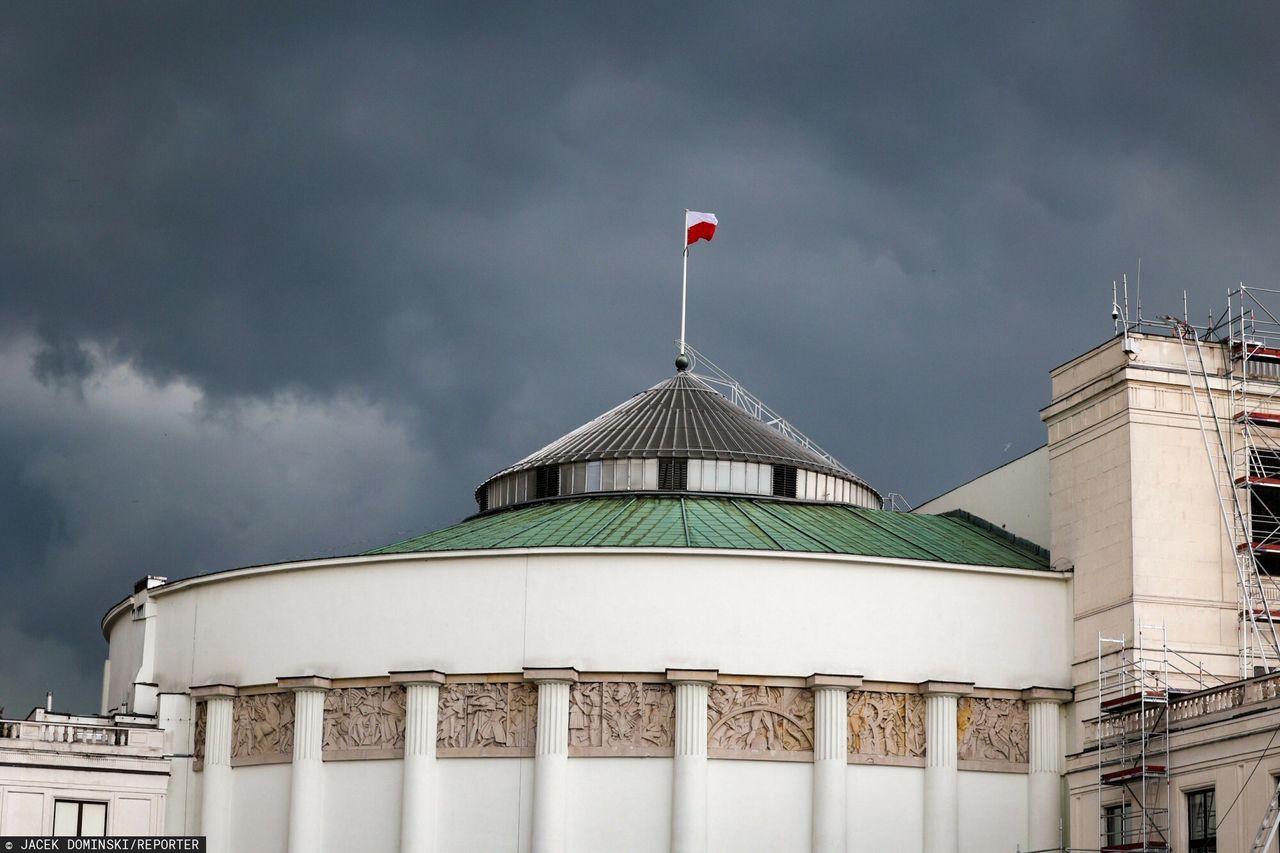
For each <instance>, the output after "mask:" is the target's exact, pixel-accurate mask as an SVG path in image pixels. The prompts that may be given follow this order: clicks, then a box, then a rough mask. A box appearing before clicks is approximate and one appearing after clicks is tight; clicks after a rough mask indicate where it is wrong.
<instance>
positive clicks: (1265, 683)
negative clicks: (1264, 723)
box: [1084, 672, 1280, 750]
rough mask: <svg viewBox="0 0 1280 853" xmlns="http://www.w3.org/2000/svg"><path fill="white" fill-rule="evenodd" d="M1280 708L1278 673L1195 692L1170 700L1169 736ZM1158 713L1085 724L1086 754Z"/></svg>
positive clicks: (1151, 710)
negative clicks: (1146, 716) (1144, 716)
mask: <svg viewBox="0 0 1280 853" xmlns="http://www.w3.org/2000/svg"><path fill="white" fill-rule="evenodd" d="M1277 707H1280V672H1270V673H1267V674H1265V675H1258V676H1254V677H1253V678H1244V679H1241V680H1239V681H1232V682H1229V683H1227V684H1222V685H1219V686H1217V687H1209V688H1206V689H1204V690H1197V691H1196V692H1194V693H1186V694H1183V695H1182V696H1177V697H1175V698H1172V699H1170V700H1169V704H1168V713H1169V732H1170V734H1172V733H1175V732H1179V731H1183V730H1186V729H1191V728H1195V727H1197V726H1203V725H1208V724H1210V723H1216V722H1222V721H1224V720H1231V719H1235V718H1238V717H1246V716H1249V715H1251V714H1257V713H1261V712H1263V711H1269V710H1272V709H1274V708H1277ZM1144 713H1145V714H1148V715H1150V714H1153V713H1158V711H1157V710H1156V708H1155V707H1151V708H1148V709H1147V710H1146V711H1143V710H1141V709H1134V710H1132V711H1127V712H1125V713H1121V714H1106V715H1104V716H1103V717H1102V718H1101V719H1092V720H1086V721H1085V740H1084V748H1085V750H1093V749H1098V748H1099V747H1100V746H1101V747H1102V748H1104V749H1105V748H1109V747H1110V746H1113V745H1114V744H1115V742H1116V741H1117V740H1119V739H1120V738H1122V737H1126V736H1131V735H1132V734H1133V733H1134V732H1136V731H1137V730H1138V727H1139V726H1140V725H1142V723H1143V722H1144V721H1143V720H1141V719H1140V717H1141V715H1143V714H1144Z"/></svg>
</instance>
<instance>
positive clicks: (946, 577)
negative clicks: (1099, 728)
mask: <svg viewBox="0 0 1280 853" xmlns="http://www.w3.org/2000/svg"><path fill="white" fill-rule="evenodd" d="M476 497H477V501H478V506H479V510H480V511H479V512H478V513H477V514H475V515H474V516H472V517H470V518H468V519H466V520H464V521H462V522H460V523H459V524H456V525H454V526H452V527H448V528H445V529H443V530H438V531H434V532H431V533H427V534H424V535H422V536H417V537H414V538H412V539H408V540H405V541H403V542H398V543H395V544H392V545H389V546H386V547H384V548H379V549H376V550H374V551H371V552H368V553H366V554H360V555H354V556H347V557H333V558H328V559H319V560H308V561H303V562H293V563H284V564H278V565H267V566H254V567H250V568H243V569H232V570H227V571H215V572H211V573H209V574H203V575H198V576H196V577H192V578H187V579H184V580H176V581H171V582H168V583H164V584H162V585H158V586H151V587H149V588H139V589H138V590H136V591H135V592H134V593H133V595H131V596H130V597H129V598H127V599H125V600H124V601H122V602H121V603H120V604H119V605H117V606H116V607H115V608H113V609H112V610H111V611H110V612H108V614H107V615H106V617H105V619H104V622H103V626H104V631H105V633H106V636H107V638H108V640H109V641H110V655H111V664H110V668H109V673H110V675H109V678H108V684H107V685H106V694H107V702H108V704H109V705H110V706H113V707H118V706H120V705H122V704H123V703H126V702H131V701H132V700H133V698H134V696H133V694H134V693H135V692H136V691H137V690H140V689H142V688H141V687H139V686H138V685H137V684H135V682H136V681H138V680H139V679H137V678H136V676H137V673H139V672H141V671H142V669H143V665H144V663H145V668H146V672H147V674H148V675H149V678H150V679H151V682H148V683H147V684H146V685H144V687H145V688H146V689H147V690H152V691H155V690H158V691H159V693H160V694H161V695H164V694H173V693H177V694H187V693H189V694H190V695H191V697H192V698H193V699H194V700H195V701H196V702H197V703H199V704H200V706H201V707H202V710H200V711H199V713H200V714H203V715H204V717H203V719H204V722H203V724H200V725H197V726H195V727H194V728H195V729H196V730H197V734H196V736H195V738H196V741H195V742H193V743H192V744H191V745H190V749H191V751H192V752H193V753H195V754H196V755H199V756H202V757H203V761H192V762H182V763H175V765H174V767H175V771H174V772H175V773H180V774H182V776H183V778H181V779H175V780H174V782H173V783H172V784H173V786H174V788H173V790H175V791H177V790H182V791H190V792H193V796H191V797H185V798H183V797H173V798H171V801H170V802H169V804H168V808H169V809H170V811H171V812H174V811H175V810H176V812H177V813H174V814H173V815H171V817H172V820H171V825H175V826H183V825H191V824H190V823H189V821H188V820H187V817H186V810H188V809H194V808H196V806H197V805H200V806H202V811H203V814H202V815H201V816H200V824H199V825H200V826H202V827H204V828H205V831H206V832H207V834H208V835H209V838H210V845H211V848H212V849H219V847H220V849H224V850H247V849H253V850H261V851H268V853H270V851H278V853H285V851H291V850H300V849H307V850H319V851H332V852H333V853H337V851H344V850H351V849H361V850H367V851H374V853H393V851H413V853H428V851H431V852H432V853H445V851H472V850H490V849H511V850H515V849H524V850H533V851H538V853H542V851H555V853H562V851H563V853H578V851H598V850H606V849H619V847H621V848H625V849H629V850H637V851H663V853H665V851H669V850H680V851H697V853H702V851H707V853H717V852H718V851H736V850H757V849H769V850H780V851H803V853H808V851H811V850H820V851H823V853H834V851H840V850H887V849H894V850H922V849H929V850H943V849H946V850H958V851H971V850H972V851H977V850H993V849H1007V850H1010V851H1012V850H1014V849H1016V848H1017V847H1018V846H1019V845H1022V846H1023V847H1024V848H1026V847H1027V845H1028V842H1029V841H1030V840H1031V838H1035V839H1040V838H1042V837H1043V827H1044V826H1045V825H1046V824H1047V823H1049V822H1051V821H1052V818H1053V815H1052V814H1051V813H1050V812H1051V811H1052V810H1053V809H1055V808H1056V805H1054V804H1052V803H1051V797H1050V789H1051V787H1052V785H1053V784H1054V781H1053V780H1055V779H1056V778H1057V776H1058V774H1059V773H1060V770H1059V768H1060V763H1059V764H1055V763H1054V761H1053V760H1052V759H1053V756H1051V755H1047V754H1046V752H1045V751H1046V750H1047V751H1048V752H1054V751H1055V750H1059V749H1060V748H1061V745H1060V744H1057V745H1055V743H1054V741H1053V740H1052V738H1051V736H1050V734H1049V733H1048V729H1047V728H1046V727H1047V725H1048V722H1047V721H1048V719H1049V714H1050V713H1051V712H1050V711H1047V710H1044V709H1042V708H1041V707H1040V706H1039V705H1038V704H1037V703H1038V702H1041V701H1049V699H1053V700H1054V701H1062V696H1061V694H1053V696H1052V697H1049V698H1046V696H1042V695H1041V694H1039V693H1035V692H1029V693H1025V694H1024V691H1027V690H1031V689H1032V688H1035V689H1050V688H1063V687H1066V686H1067V685H1069V684H1070V673H1069V666H1070V657H1071V656H1070V645H1069V644H1070V637H1071V634H1070V622H1069V618H1070V617H1069V614H1070V612H1071V608H1070V606H1069V594H1070V592H1069V584H1068V576H1067V575H1064V574H1063V573H1060V572H1055V571H1050V570H1049V567H1048V561H1047V558H1046V555H1045V554H1044V553H1043V552H1041V551H1039V550H1037V549H1035V548H1033V547H1029V546H1027V544H1026V543H1024V542H1020V541H1018V540H1015V539H1014V538H1013V537H1010V536H1007V535H1002V534H1001V533H1000V531H998V530H994V529H990V528H988V527H983V526H981V525H980V524H976V523H973V522H971V521H969V520H965V519H963V518H958V517H943V516H929V515H915V514H904V513H897V512H886V511H883V510H881V509H880V508H879V506H880V502H879V495H878V493H876V492H875V490H874V489H872V488H871V487H870V486H868V485H867V484H866V483H865V482H863V481H862V480H861V479H860V478H858V477H856V476H855V475H853V474H852V473H850V472H849V471H848V470H847V469H845V468H844V467H843V466H841V465H840V464H839V463H838V462H836V461H835V460H834V459H832V458H830V457H829V456H827V455H825V454H822V453H821V452H820V451H817V450H815V449H813V448H812V447H811V446H808V445H805V444H802V443H799V442H798V441H796V440H793V438H792V437H789V436H788V435H787V434H784V433H782V432H779V431H778V430H777V429H775V428H774V427H773V426H770V425H769V424H766V423H763V422H761V421H759V420H756V419H754V418H753V417H752V416H751V415H749V414H748V413H747V412H745V411H743V410H742V409H740V408H738V407H736V406H735V405H734V404H732V403H731V402H730V401H729V400H728V399H727V398H726V397H724V396H722V395H720V394H719V393H717V392H716V391H715V390H713V388H712V387H711V386H710V385H709V384H708V383H706V382H705V381H703V380H702V379H700V378H699V377H697V376H695V375H693V374H691V373H689V372H687V371H681V372H678V373H677V374H676V375H675V376H674V377H672V378H670V379H668V380H666V381H664V382H662V383H660V384H658V385H656V386H654V387H653V388H651V389H649V390H647V391H644V392H642V393H640V394H638V395H636V396H635V397H633V398H632V399H630V400H629V401H627V402H626V403H624V404H623V405H621V406H619V407H617V408H615V409H613V410H611V411H610V412H607V413H606V414H605V415H602V416H601V417H600V418H597V419H595V420H593V421H591V422H589V423H588V424H585V425H583V426H582V427H580V428H579V429H577V430H574V431H573V432H570V433H569V434H567V435H566V436H565V437H564V438H562V439H560V440H557V441H556V442H552V443H551V444H550V445H548V446H547V447H546V448H543V449H542V450H540V451H538V452H537V453H534V454H532V455H531V456H529V457H527V458H526V459H524V460H521V461H520V462H518V463H516V464H515V465H512V466H510V467H508V468H506V469H503V470H502V471H500V472H498V473H497V474H495V475H494V476H493V477H491V478H489V479H488V480H486V481H485V483H483V484H482V485H481V486H480V488H479V489H477V491H476ZM144 604H145V605H146V606H145V608H144V607H142V605H144ZM140 614H142V615H140ZM143 615H144V616H145V619H144V618H143ZM1031 632H1034V634H1035V636H1036V637H1037V639H1038V642H1037V643H1036V644H1034V645H1032V644H1029V643H1025V642H1020V641H1018V640H1017V639H1016V638H1020V637H1026V636H1028V635H1029V634H1030V633H1031ZM299 673H305V675H297V674H299ZM822 673H857V675H856V676H855V675H822ZM152 682H154V683H152ZM210 685H212V687H211V686H210ZM957 685H958V687H957ZM1046 695H1047V694H1046ZM1055 708H1056V706H1055ZM1054 713H1056V711H1054ZM855 827H856V830H855V829H854V828H855Z"/></svg>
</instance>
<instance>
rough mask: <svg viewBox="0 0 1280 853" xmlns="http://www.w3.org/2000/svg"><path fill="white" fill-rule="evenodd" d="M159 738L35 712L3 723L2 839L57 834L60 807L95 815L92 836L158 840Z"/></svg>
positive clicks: (125, 722) (162, 764)
mask: <svg viewBox="0 0 1280 853" xmlns="http://www.w3.org/2000/svg"><path fill="white" fill-rule="evenodd" d="M163 738H164V733H163V732H161V731H159V730H158V729H157V728H155V725H154V722H151V723H150V724H149V725H148V722H147V721H145V720H142V719H126V718H119V717H118V718H116V719H109V718H103V717H91V716H72V715H67V714H55V713H49V712H45V711H44V710H41V709H37V710H36V711H35V712H34V713H33V714H32V715H31V717H30V718H29V719H26V720H0V836H6V835H52V834H55V825H54V817H55V812H56V811H58V810H59V809H58V807H57V804H58V803H60V802H61V803H63V804H64V807H65V806H70V807H71V809H72V810H74V808H75V806H76V804H81V803H83V804H87V805H89V806H90V807H92V808H95V809H96V811H95V817H96V816H101V823H100V824H99V826H100V831H99V827H95V828H94V830H93V831H94V832H96V833H97V834H106V835H160V834H162V833H163V832H164V830H165V804H166V798H167V796H168V794H169V761H168V760H167V759H166V758H165V750H164V748H163ZM59 828H61V827H59ZM57 834H62V833H61V832H59V833H57Z"/></svg>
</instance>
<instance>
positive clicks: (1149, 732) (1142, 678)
mask: <svg viewBox="0 0 1280 853" xmlns="http://www.w3.org/2000/svg"><path fill="white" fill-rule="evenodd" d="M1169 670H1170V666H1169V648H1168V646H1167V645H1166V641H1165V629H1164V626H1163V625H1160V626H1152V625H1139V626H1138V630H1137V633H1136V634H1135V635H1134V637H1133V638H1132V640H1129V639H1128V638H1126V637H1125V636H1123V635H1121V636H1120V637H1119V638H1118V639H1112V638H1108V637H1104V636H1102V635H1101V634H1099V635H1098V716H1097V735H1098V737H1097V756H1098V803H1099V808H1098V830H1099V831H1098V835H1099V837H1100V838H1101V839H1102V848H1101V850H1102V853H1128V852H1129V851H1144V853H1145V851H1157V850H1159V851H1164V850H1168V849H1169ZM1117 790H1118V791H1119V792H1120V796H1119V799H1118V801H1117V800H1116V799H1115V797H1114V796H1113V795H1112V793H1111V792H1113V791H1117Z"/></svg>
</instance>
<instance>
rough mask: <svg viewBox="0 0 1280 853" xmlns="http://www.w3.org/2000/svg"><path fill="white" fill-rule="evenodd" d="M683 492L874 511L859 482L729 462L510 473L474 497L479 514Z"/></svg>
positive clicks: (651, 462) (619, 463)
mask: <svg viewBox="0 0 1280 853" xmlns="http://www.w3.org/2000/svg"><path fill="white" fill-rule="evenodd" d="M628 491H645V492H653V491H689V492H702V493H715V494H737V495H756V496H762V497H787V498H799V499H802V500H812V501H822V502H826V503H844V504H852V505H854V506H861V507H869V508H873V509H878V508H879V507H880V497H879V495H877V494H875V492H873V491H872V490H871V489H870V488H868V487H867V486H866V485H865V484H864V483H862V482H861V481H859V480H856V479H853V478H848V477H840V476H837V475H835V474H828V473H822V472H818V471H810V470H807V469H803V468H797V467H795V466H794V465H782V464H772V465H771V464H769V463H764V462H747V461H743V460H731V459H676V458H659V459H600V460H592V461H589V462H566V463H562V464H560V465H543V466H539V467H537V468H534V469H530V470H524V471H515V472H512V473H509V474H505V475H501V476H498V477H495V478H494V479H492V480H490V481H489V482H488V483H486V484H485V485H483V486H481V488H480V489H479V490H478V492H477V500H478V502H479V505H480V510H481V511H482V512H484V511H488V510H495V509H500V508H503V507H507V506H513V505H515V504H521V503H526V502H528V501H534V500H543V499H545V498H553V497H560V496H563V495H580V494H589V493H592V492H628Z"/></svg>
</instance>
